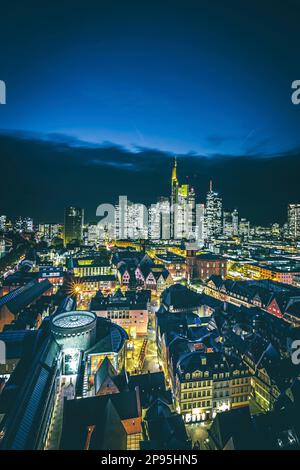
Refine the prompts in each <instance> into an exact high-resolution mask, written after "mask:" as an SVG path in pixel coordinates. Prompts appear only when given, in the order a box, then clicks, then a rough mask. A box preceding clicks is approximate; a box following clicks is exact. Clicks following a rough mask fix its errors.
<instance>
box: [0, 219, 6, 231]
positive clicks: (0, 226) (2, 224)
mask: <svg viewBox="0 0 300 470" xmlns="http://www.w3.org/2000/svg"><path fill="white" fill-rule="evenodd" d="M5 229H6V215H0V231H1V232H5Z"/></svg>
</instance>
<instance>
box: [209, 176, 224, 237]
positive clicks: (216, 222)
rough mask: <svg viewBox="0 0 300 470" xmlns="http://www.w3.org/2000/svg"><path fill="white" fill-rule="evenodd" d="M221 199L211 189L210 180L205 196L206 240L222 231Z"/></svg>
mask: <svg viewBox="0 0 300 470" xmlns="http://www.w3.org/2000/svg"><path fill="white" fill-rule="evenodd" d="M222 225H223V224H222V199H221V197H220V196H219V194H218V193H217V192H215V191H213V189H212V181H210V185H209V191H208V193H207V196H206V210H205V228H206V237H207V239H208V240H210V239H211V238H214V237H217V236H218V235H220V234H221V233H222Z"/></svg>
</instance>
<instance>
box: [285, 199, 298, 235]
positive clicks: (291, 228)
mask: <svg viewBox="0 0 300 470" xmlns="http://www.w3.org/2000/svg"><path fill="white" fill-rule="evenodd" d="M288 237H289V238H291V239H292V240H299V239H300V204H289V205H288Z"/></svg>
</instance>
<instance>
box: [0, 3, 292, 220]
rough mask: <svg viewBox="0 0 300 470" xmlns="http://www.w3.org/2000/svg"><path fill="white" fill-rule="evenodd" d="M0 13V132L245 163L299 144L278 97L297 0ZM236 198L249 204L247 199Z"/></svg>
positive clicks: (65, 6) (52, 7) (287, 105)
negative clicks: (1, 99)
mask: <svg viewBox="0 0 300 470" xmlns="http://www.w3.org/2000/svg"><path fill="white" fill-rule="evenodd" d="M2 3H4V2H2ZM0 8H1V11H0V14H1V28H0V79H2V80H5V81H6V85H7V105H5V106H0V129H2V130H3V131H2V133H4V134H5V133H7V132H8V131H22V132H24V131H28V132H34V133H36V135H45V134H51V135H50V137H49V139H50V140H51V139H53V134H63V135H68V136H72V137H74V138H77V139H79V140H84V141H87V142H91V143H98V144H102V143H103V142H107V141H109V142H112V143H113V144H117V145H121V146H124V147H125V148H126V149H127V150H128V149H129V150H131V151H132V152H135V153H138V152H139V151H140V150H139V148H140V147H143V148H148V149H149V148H151V149H159V150H163V151H165V152H174V153H179V154H188V153H193V154H194V153H195V154H197V155H200V156H212V157H211V158H214V157H213V155H218V158H220V156H222V155H226V156H228V155H229V156H239V157H242V156H245V157H247V158H248V157H249V156H250V157H251V156H253V164H255V162H256V161H257V160H258V159H259V158H260V157H265V156H266V155H269V156H270V155H273V154H278V153H280V154H281V155H282V154H284V153H286V152H290V151H294V150H295V149H298V148H299V147H300V106H298V107H297V106H294V105H292V103H291V99H290V96H291V83H292V81H293V80H296V79H300V60H299V21H300V2H299V1H297V0H284V1H283V0H281V1H279V0H272V1H271V0H253V1H246V0H244V1H241V0H240V1H237V0H236V1H234V0H226V1H225V0H223V1H220V0H219V1H214V0H197V1H189V0H187V1H183V0H182V1H176V0H170V1H168V0H160V1H158V0H152V1H150V0H149V1H148V0H140V1H130V0H127V1H125V0H119V1H118V0H111V1H101V0H97V1H91V0H85V1H83V0H82V1H76V0H75V1H71V0H69V1H66V0H65V1H64V0H62V1H55V2H50V1H48V2H38V1H32V0H27V1H21V0H19V1H18V0H17V1H13V2H6V4H5V5H1V7H0ZM86 145H87V144H86ZM87 146H88V145H87ZM22 148H23V149H24V147H21V148H20V149H19V152H20V153H19V156H18V158H19V159H20V164H22V162H23V163H24V162H25V159H26V158H27V157H28V153H27V154H25V153H23V150H22ZM27 151H28V149H27ZM1 155H2V156H3V157H5V154H4V153H3V149H1V147H0V158H1ZM126 155H127V156H128V154H127V153H126V154H125V156H124V164H125V165H126V158H127V157H126ZM161 155H163V154H161ZM55 158H57V155H56V153H55V152H54V153H53V159H55ZM149 158H151V157H149ZM200 161H201V159H199V163H200ZM226 161H231V160H226ZM283 161H284V160H282V162H283ZM54 163H55V164H56V163H57V162H54ZM28 164H29V165H30V163H28ZM122 164H123V163H122V162H121V163H118V165H119V168H120V169H122ZM231 165H232V163H231ZM54 166H55V165H54ZM195 166H196V167H197V160H196V163H195ZM198 166H199V165H198ZM227 169H228V170H229V168H227ZM29 170H30V168H29ZM197 172H199V173H201V167H200V166H199V168H198V167H197ZM226 175H227V177H228V175H230V171H228V173H226ZM50 176H51V175H49V184H50V179H51V178H50ZM212 176H213V175H212ZM240 176H241V177H242V178H245V174H242V173H241V175H240ZM219 178H220V182H219V184H220V186H221V187H222V184H223V183H222V180H221V175H220V176H219ZM16 183H17V184H16V185H17V186H18V182H16ZM86 183H87V182H83V184H86ZM113 184H114V183H113V178H112V188H111V191H112V193H115V194H119V190H118V187H114V186H113ZM262 184H264V182H262ZM234 185H235V181H232V186H234ZM235 188H236V187H235ZM256 189H257V188H256ZM260 189H261V190H263V188H260ZM278 190H281V191H282V199H281V200H282V201H285V202H286V199H287V200H290V198H292V197H293V198H294V197H295V189H294V188H291V194H290V195H289V194H286V192H287V191H289V190H290V186H289V184H288V183H287V182H286V181H285V182H283V184H282V187H281V188H279V189H278ZM69 193H70V189H68V194H69ZM202 193H204V191H203V190H202ZM75 194H76V192H75ZM238 194H239V193H237V199H238ZM224 196H225V195H224ZM61 197H62V199H61V204H62V205H63V204H64V203H65V201H66V198H65V197H64V195H63V194H62V196H61ZM201 197H202V194H201ZM227 197H228V198H229V199H230V201H229V202H230V203H231V199H232V196H230V195H227ZM248 197H249V198H251V197H253V201H254V202H253V204H257V202H256V195H255V192H253V193H252V194H249V196H248ZM79 202H80V201H79ZM84 203H85V201H83V202H82V205H83V204H84ZM240 204H241V201H240V200H237V201H236V204H235V205H240ZM2 205H3V209H2V211H3V210H5V208H6V207H8V210H11V207H10V205H9V203H7V204H6V203H3V204H2ZM21 209H22V210H24V208H23V207H21V206H20V210H21ZM17 210H18V206H16V205H14V211H13V212H16V211H17ZM27 210H28V211H29V210H30V208H28V209H27ZM0 211H1V207H0ZM253 213H254V208H253ZM250 215H251V214H250ZM254 217H255V214H254ZM274 217H276V214H275V213H274V214H273V216H272V218H274ZM278 217H279V218H282V217H283V214H282V213H279V214H278ZM258 218H259V217H258Z"/></svg>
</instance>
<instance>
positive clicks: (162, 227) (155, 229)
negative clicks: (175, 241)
mask: <svg viewBox="0 0 300 470" xmlns="http://www.w3.org/2000/svg"><path fill="white" fill-rule="evenodd" d="M149 238H150V239H151V240H161V239H162V240H169V238H170V200H169V198H164V197H161V198H160V199H159V201H158V202H157V203H156V204H151V206H150V208H149Z"/></svg>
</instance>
